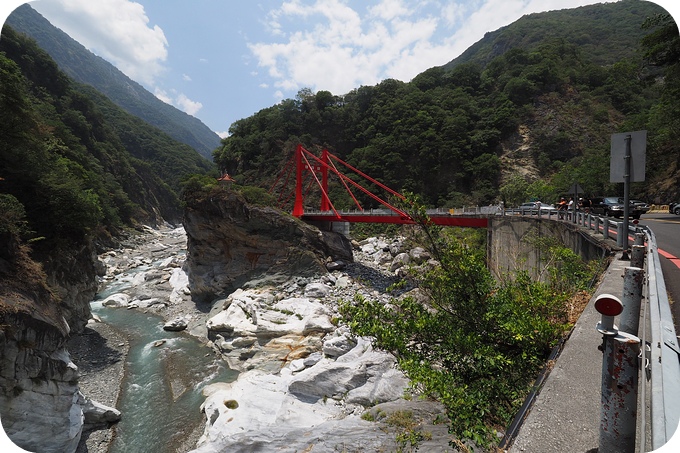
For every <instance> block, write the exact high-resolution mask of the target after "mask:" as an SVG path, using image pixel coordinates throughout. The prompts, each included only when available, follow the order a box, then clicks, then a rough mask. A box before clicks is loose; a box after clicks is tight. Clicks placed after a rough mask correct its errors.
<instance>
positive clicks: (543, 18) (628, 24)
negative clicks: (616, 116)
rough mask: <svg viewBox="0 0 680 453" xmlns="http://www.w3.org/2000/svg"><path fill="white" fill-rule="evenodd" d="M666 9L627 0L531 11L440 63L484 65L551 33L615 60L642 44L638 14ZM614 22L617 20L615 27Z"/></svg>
mask: <svg viewBox="0 0 680 453" xmlns="http://www.w3.org/2000/svg"><path fill="white" fill-rule="evenodd" d="M664 13H666V11H665V10H664V9H663V8H662V7H660V6H659V5H657V4H655V3H652V2H649V1H638V0H623V1H618V2H615V3H604V4H598V5H590V6H580V7H578V8H572V9H563V10H559V11H548V12H542V13H533V14H527V15H525V16H522V17H521V18H519V19H518V20H516V21H515V22H513V23H512V24H510V25H507V26H505V27H501V28H499V29H498V30H494V31H490V32H487V33H486V34H485V35H484V37H483V38H482V39H480V40H479V41H477V42H476V43H474V44H473V45H471V46H470V47H468V48H467V49H466V50H465V51H464V52H463V53H462V54H461V55H460V56H458V57H456V58H455V59H453V60H451V61H450V62H449V63H446V64H445V65H443V66H442V67H443V68H444V69H446V70H450V69H453V68H455V67H456V66H458V65H461V64H463V63H475V64H478V65H480V66H482V67H484V66H486V65H487V64H488V63H490V62H491V61H492V60H493V59H494V58H496V57H499V56H501V55H503V54H504V53H505V52H507V51H509V50H510V49H514V48H522V49H525V50H529V51H530V50H532V49H534V48H536V47H537V46H538V45H540V44H541V43H542V42H545V41H546V40H547V39H560V40H565V41H566V42H570V43H573V44H576V45H578V46H579V48H580V49H581V51H582V52H583V53H584V54H588V55H590V58H591V59H592V61H593V62H594V63H596V64H598V65H601V66H606V65H611V64H614V63H616V62H617V61H619V60H620V59H621V58H623V57H625V56H628V55H630V52H631V50H633V49H635V48H637V47H638V46H639V43H640V40H641V39H642V38H643V37H644V36H645V34H646V32H645V30H643V29H642V28H641V27H640V25H641V23H640V18H644V17H651V16H654V15H656V14H664ZM610 24H616V26H615V27H611V26H610ZM603 43H606V45H603Z"/></svg>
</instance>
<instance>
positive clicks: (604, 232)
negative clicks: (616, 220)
mask: <svg viewBox="0 0 680 453" xmlns="http://www.w3.org/2000/svg"><path fill="white" fill-rule="evenodd" d="M602 225H603V226H602V235H603V236H604V238H605V239H609V219H604V221H603V224H602Z"/></svg>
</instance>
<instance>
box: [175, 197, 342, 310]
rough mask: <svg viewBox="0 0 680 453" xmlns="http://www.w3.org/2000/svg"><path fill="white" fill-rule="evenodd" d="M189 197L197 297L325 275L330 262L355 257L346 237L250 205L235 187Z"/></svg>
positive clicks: (190, 269) (192, 282) (188, 228)
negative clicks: (250, 284)
mask: <svg viewBox="0 0 680 453" xmlns="http://www.w3.org/2000/svg"><path fill="white" fill-rule="evenodd" d="M185 201H186V209H185V214H184V221H183V223H184V228H185V230H186V233H187V248H188V257H187V264H188V266H187V268H188V274H189V282H190V287H191V293H192V296H193V298H194V299H195V300H198V301H209V300H212V299H214V298H216V297H221V296H226V295H228V294H230V293H231V292H233V291H234V290H236V289H237V288H239V287H241V286H242V285H243V284H245V283H247V282H252V281H256V280H258V279H266V280H267V281H269V282H272V283H275V282H276V281H277V280H280V281H284V280H285V279H287V278H288V277H289V276H293V275H297V276H307V275H313V274H317V273H325V272H326V267H325V264H326V263H327V262H328V261H333V260H345V261H352V248H351V244H350V242H349V240H348V239H347V238H345V237H344V236H342V235H340V234H337V233H332V232H324V231H319V230H318V229H317V228H315V227H313V226H310V225H307V224H305V223H304V222H301V221H299V220H298V219H296V218H294V217H291V216H289V215H287V214H284V213H282V212H281V211H278V210H276V209H273V208H268V207H259V206H253V205H249V204H247V203H246V202H245V200H244V199H243V198H242V197H241V196H240V195H239V194H238V193H236V192H234V191H232V190H230V189H225V188H215V189H213V190H212V191H211V192H210V193H201V194H200V195H194V196H189V197H187V198H186V199H185Z"/></svg>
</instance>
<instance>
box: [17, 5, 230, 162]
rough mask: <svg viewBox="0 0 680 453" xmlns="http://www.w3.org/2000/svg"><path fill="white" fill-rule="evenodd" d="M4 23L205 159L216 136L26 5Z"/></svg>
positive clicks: (66, 69) (79, 78)
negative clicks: (34, 41)
mask: <svg viewBox="0 0 680 453" xmlns="http://www.w3.org/2000/svg"><path fill="white" fill-rule="evenodd" d="M7 24H8V25H10V26H12V27H13V28H14V29H16V30H17V31H19V32H21V33H25V34H26V35H28V36H30V37H31V38H33V39H35V40H36V42H37V43H38V45H39V46H40V47H42V48H43V49H44V50H45V51H46V52H47V53H49V54H50V56H51V57H52V58H53V59H54V60H55V61H56V62H57V64H58V65H59V67H60V69H61V70H62V71H64V72H65V73H66V74H67V75H69V76H70V77H71V78H73V80H75V81H77V82H80V83H84V84H86V85H91V86H93V87H94V88H95V89H97V90H98V91H100V92H101V93H103V94H104V95H106V96H107V97H109V98H110V99H111V100H112V101H113V102H114V103H116V104H117V105H119V106H120V107H122V108H123V109H124V110H126V111H127V112H129V113H131V114H132V115H135V116H138V117H139V118H141V119H143V120H144V121H146V122H147V123H149V124H151V125H153V126H156V127H158V128H159V129H161V130H162V131H164V132H165V133H166V134H168V135H169V136H171V137H172V138H174V139H175V140H177V141H180V142H182V143H186V144H187V145H189V146H191V147H192V148H194V149H195V150H196V151H197V152H198V153H199V154H201V155H202V156H203V157H205V158H206V159H208V160H212V151H213V150H214V149H215V148H217V147H218V146H219V145H220V137H219V136H218V135H217V134H216V133H215V132H213V131H212V130H210V129H209V128H208V127H207V126H206V125H205V124H203V123H202V122H201V121H200V120H199V119H198V118H195V117H193V116H191V115H188V114H186V113H184V112H182V111H181V110H178V109H177V108H175V107H173V106H171V105H168V104H166V103H165V102H163V101H161V100H160V99H158V98H157V97H156V96H154V95H153V94H151V93H150V92H149V91H147V90H146V89H145V88H144V87H142V86H141V85H140V84H138V83H137V82H135V81H134V80H132V79H130V78H129V77H127V76H126V75H125V74H123V73H122V72H121V71H119V70H118V69H117V68H116V67H115V66H113V65H112V64H110V63H109V62H107V61H106V60H104V59H103V58H101V57H98V56H96V55H94V54H93V53H91V52H90V51H89V50H87V49H86V48H85V47H83V46H82V45H81V44H80V43H78V42H77V41H75V40H74V39H72V38H71V37H70V36H68V35H67V34H66V33H64V32H63V31H61V30H60V29H58V28H56V27H54V26H53V25H52V24H51V23H50V22H49V21H48V20H46V19H45V18H44V17H43V16H41V15H40V14H39V13H38V12H37V11H35V10H34V9H33V8H31V7H30V6H29V5H28V4H26V5H22V6H20V7H19V8H17V9H16V10H15V11H14V12H13V13H12V14H11V15H10V16H9V17H8V18H7Z"/></svg>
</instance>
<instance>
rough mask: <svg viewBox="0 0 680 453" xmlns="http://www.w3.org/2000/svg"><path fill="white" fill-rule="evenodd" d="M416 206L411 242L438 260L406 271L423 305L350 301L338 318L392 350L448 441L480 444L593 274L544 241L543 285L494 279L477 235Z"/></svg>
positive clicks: (532, 374)
mask: <svg viewBox="0 0 680 453" xmlns="http://www.w3.org/2000/svg"><path fill="white" fill-rule="evenodd" d="M419 210H420V211H419V212H415V213H414V215H415V217H416V218H419V219H421V224H420V225H421V228H422V229H421V230H420V232H421V234H420V235H414V237H413V238H412V240H413V241H414V242H415V243H419V242H420V243H423V245H425V246H427V248H428V249H429V251H430V253H432V255H433V256H434V257H436V258H437V260H438V261H439V263H440V266H438V267H436V268H433V269H430V270H429V271H426V272H423V271H422V270H420V271H418V272H416V273H414V277H413V278H415V279H418V281H419V286H420V288H421V289H422V290H423V291H425V293H426V294H427V295H428V298H427V299H428V301H427V302H423V301H422V300H419V299H415V298H411V297H404V298H399V299H393V300H392V301H391V303H390V304H387V305H383V304H381V303H379V302H377V301H372V300H368V299H365V298H362V297H356V298H355V300H354V301H347V302H345V303H343V304H342V305H341V308H340V309H341V313H342V315H343V317H344V320H345V321H346V322H347V323H348V325H349V326H350V327H351V329H352V331H353V332H354V333H356V334H357V335H366V336H371V337H373V338H374V344H375V346H377V347H379V348H381V349H384V350H387V351H390V352H392V353H394V354H395V356H396V357H397V359H398V362H399V366H400V367H401V369H402V370H404V372H405V373H406V374H407V375H408V377H409V379H410V380H411V382H412V385H413V386H414V388H416V389H418V390H419V391H422V392H423V393H425V394H427V395H430V396H433V397H434V398H436V399H438V400H439V401H441V402H442V403H443V404H444V405H445V407H446V409H447V416H448V418H449V419H450V432H451V433H452V434H453V435H454V436H455V437H457V438H458V439H461V440H464V441H466V442H473V443H474V444H476V445H480V446H488V445H489V444H490V443H491V442H493V441H494V440H495V437H494V435H493V433H494V428H496V427H505V426H507V425H508V424H509V422H510V421H511V419H512V417H514V415H515V414H516V412H517V410H518V408H519V407H520V405H521V404H522V402H523V401H524V398H525V397H526V395H527V394H528V392H529V391H530V389H531V385H532V383H533V381H534V379H535V378H536V376H537V374H538V372H539V371H540V369H541V367H542V366H543V364H544V363H545V360H546V359H547V357H548V355H549V353H550V351H551V349H552V348H553V347H554V346H555V344H556V343H557V342H558V341H559V339H560V338H561V337H562V335H563V334H564V333H565V332H566V330H567V329H568V327H569V325H568V320H567V306H568V302H569V299H570V298H571V297H572V295H573V294H574V293H575V292H576V291H577V290H579V289H582V288H584V287H586V288H589V284H590V283H591V282H592V281H593V270H591V269H590V268H589V267H588V266H587V265H586V264H585V263H583V262H581V261H580V260H579V259H578V258H576V257H575V256H574V255H573V253H569V251H567V250H564V248H563V247H558V246H557V245H556V244H553V243H551V242H550V241H546V244H544V245H542V246H543V247H545V248H547V249H549V250H550V251H551V253H552V255H551V262H550V263H549V270H548V271H547V277H548V278H546V279H545V280H546V282H545V283H543V282H539V281H532V280H531V278H530V277H529V275H528V274H527V273H526V272H519V273H517V274H516V275H512V276H506V277H505V278H501V279H500V280H496V279H494V278H493V276H492V275H491V273H490V271H489V270H488V269H487V266H486V262H485V253H484V250H485V247H484V246H483V240H484V239H483V236H482V235H478V234H476V233H472V234H471V235H468V234H467V233H466V232H465V231H464V230H458V231H457V230H454V229H440V228H437V227H434V226H432V225H428V223H427V218H426V217H424V216H423V211H422V208H419ZM560 269H561V271H558V270H560ZM409 439H410V438H409Z"/></svg>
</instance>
